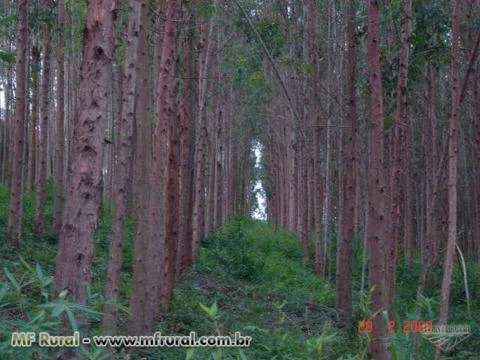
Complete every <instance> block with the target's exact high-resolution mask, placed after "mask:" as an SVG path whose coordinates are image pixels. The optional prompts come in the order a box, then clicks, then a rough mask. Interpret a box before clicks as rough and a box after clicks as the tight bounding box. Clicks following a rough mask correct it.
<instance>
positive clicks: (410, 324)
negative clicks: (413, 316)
mask: <svg viewBox="0 0 480 360" xmlns="http://www.w3.org/2000/svg"><path fill="white" fill-rule="evenodd" d="M397 325H398V326H399V327H400V329H401V331H402V332H403V333H404V334H429V333H431V332H432V331H433V322H432V321H431V320H403V321H401V322H400V324H397V322H396V321H395V320H390V321H389V324H388V326H387V327H386V332H387V334H393V333H395V332H396V331H397V329H398V326H397ZM357 331H358V333H359V334H371V333H372V332H373V321H372V320H360V321H359V322H358V324H357Z"/></svg>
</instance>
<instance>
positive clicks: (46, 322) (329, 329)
mask: <svg viewBox="0 0 480 360" xmlns="http://www.w3.org/2000/svg"><path fill="white" fill-rule="evenodd" d="M47 194H48V196H47V204H46V224H50V222H51V214H52V194H53V185H52V184H51V183H49V186H48V191H47ZM8 197H9V195H8V191H7V190H6V189H5V188H4V187H0V251H1V252H2V256H1V257H0V270H3V271H0V279H1V281H2V287H1V288H0V320H1V321H0V355H1V356H0V358H1V359H2V360H3V359H20V358H21V359H28V358H32V356H33V354H35V355H34V356H35V358H38V359H47V358H49V357H52V356H54V355H55V354H57V353H58V350H52V349H45V348H44V349H39V348H28V349H25V348H24V349H18V348H16V349H13V348H11V347H10V346H9V343H10V333H11V332H12V331H15V330H22V329H23V330H28V329H30V331H41V329H46V330H49V331H53V332H55V331H58V329H61V328H62V326H65V323H64V322H63V323H62V320H61V319H62V317H61V316H62V314H63V315H67V316H66V318H67V319H69V320H68V321H67V326H69V327H70V328H71V329H72V331H73V329H74V328H75V327H76V326H78V324H76V323H75V318H76V317H77V316H78V315H79V314H84V315H85V314H87V315H88V317H89V318H90V333H89V334H90V335H94V334H101V333H102V329H101V328H100V322H99V319H100V314H99V312H100V311H101V310H102V307H103V296H102V293H103V286H104V281H105V278H104V277H105V273H106V267H107V261H108V247H109V242H110V239H111V224H112V216H111V209H110V208H109V207H108V206H104V208H103V211H102V218H101V222H100V224H99V227H98V229H97V233H96V240H95V241H96V250H95V251H96V255H95V260H94V273H95V277H94V282H93V284H92V288H91V291H90V297H89V303H88V306H87V307H84V308H83V307H79V306H78V305H76V304H71V303H69V302H68V301H67V299H64V298H56V299H55V298H53V297H52V295H51V281H52V275H53V274H54V270H55V256H56V239H55V238H53V237H51V236H49V235H48V234H49V228H48V227H47V232H46V233H47V235H46V236H45V238H43V239H37V238H35V237H34V236H33V219H34V212H35V206H34V204H35V196H34V194H26V195H25V198H24V214H23V229H24V230H23V237H22V241H21V245H20V247H19V248H18V249H15V248H12V247H10V246H9V245H8V244H6V243H5V241H2V240H3V238H4V235H5V230H6V225H7V214H8ZM133 229H134V223H133V222H132V221H130V222H128V224H127V225H126V244H125V247H124V262H123V267H122V288H121V305H123V306H124V307H127V306H128V298H129V294H130V279H131V269H132V259H133ZM357 245H358V244H355V246H354V249H356V250H355V251H354V256H355V257H354V261H353V264H354V279H353V284H354V313H355V315H354V319H353V322H352V329H354V326H355V325H356V323H357V321H358V320H360V319H368V318H369V316H371V315H370V314H369V309H368V307H366V306H365V303H368V297H367V298H366V299H361V298H360V296H359V291H358V289H359V283H360V266H361V249H360V247H359V246H357ZM332 256H334V255H332ZM333 258H334V257H333ZM302 260H303V259H302V248H301V245H300V243H299V241H298V240H297V239H296V238H294V237H293V236H292V235H291V234H289V233H287V232H285V231H282V230H278V231H277V232H275V231H274V230H273V229H272V227H271V226H270V225H269V224H266V223H262V222H258V221H253V220H251V219H248V218H245V217H234V218H233V219H231V220H230V221H229V222H228V223H227V224H226V226H225V227H224V228H223V229H221V230H220V231H219V232H217V233H215V234H213V235H212V236H210V237H209V238H208V239H206V240H205V241H204V243H203V245H202V248H201V250H200V253H199V256H198V259H197V261H196V263H195V264H194V266H193V267H192V268H191V269H190V271H189V272H188V273H186V274H184V275H183V276H182V278H181V279H180V281H179V283H178V286H177V287H176V289H175V291H174V295H173V300H172V305H171V307H170V308H169V310H168V311H166V312H165V313H163V314H162V318H161V321H160V322H159V323H158V324H157V328H156V330H157V331H161V332H162V334H165V335H188V334H189V333H190V331H196V332H197V334H198V335H214V334H218V333H220V334H222V335H229V334H233V333H235V332H236V331H239V332H241V333H242V335H248V336H251V337H252V338H253V340H252V345H251V347H249V348H245V349H243V350H242V351H240V350H238V349H233V348H223V349H212V348H203V349H200V348H197V349H195V350H194V351H193V352H192V350H191V349H190V350H187V349H184V348H161V349H160V348H150V349H143V350H141V351H140V352H139V353H138V354H136V355H134V356H132V355H129V354H124V353H116V354H112V353H111V350H108V349H91V350H88V351H87V350H84V351H85V353H84V355H83V356H84V358H85V359H101V358H103V359H132V358H140V357H141V356H145V357H148V358H151V359H168V360H170V359H173V360H176V359H179V360H181V359H241V360H244V359H278V360H280V359H292V360H296V359H299V360H300V359H309V360H310V359H358V360H360V359H366V358H367V357H366V354H367V352H366V349H367V347H368V341H369V339H368V336H365V335H359V334H357V333H356V332H355V331H354V330H350V331H348V330H346V329H343V328H339V327H338V321H337V313H336V311H335V309H334V304H335V286H334V284H331V283H329V282H328V281H326V280H324V279H321V278H319V277H317V276H316V275H315V274H314V272H313V270H312V268H311V267H310V266H304V265H303V264H302ZM37 264H38V265H37ZM419 268H420V262H419V260H418V258H416V262H415V266H414V269H413V271H411V272H410V271H408V270H407V268H406V266H405V264H404V263H403V262H402V261H400V262H399V265H398V272H397V294H396V299H395V307H394V308H395V319H394V320H396V322H397V324H399V325H398V326H397V328H398V331H397V332H396V333H395V334H392V335H391V336H390V337H389V341H390V344H391V346H392V349H394V354H395V358H396V359H404V360H406V359H410V358H411V356H412V352H413V344H414V336H413V335H412V334H403V333H402V332H401V324H402V322H403V321H404V320H406V319H415V318H416V307H417V304H416V302H415V299H416V294H415V291H416V283H417V278H418V272H419ZM467 273H468V279H469V288H470V293H471V294H470V296H471V305H472V317H473V319H480V304H479V301H478V298H479V296H480V276H479V275H480V266H479V265H478V264H474V263H472V262H467ZM441 276H442V269H441V268H439V269H434V271H433V272H432V277H431V279H430V281H429V283H428V285H429V287H427V289H426V293H425V295H426V298H425V300H424V303H423V305H424V306H425V310H424V312H423V313H424V314H423V319H425V320H429V319H431V320H434V322H435V320H436V318H437V315H438V314H437V309H438V299H439V291H440V286H439V281H440V280H441ZM361 300H362V301H361ZM215 308H216V309H217V310H215V311H214V313H215V314H214V316H212V313H211V311H212V309H215ZM69 314H70V315H71V316H70V315H69ZM63 318H64V319H65V317H63ZM119 320H120V324H121V328H122V333H123V334H126V333H127V330H126V327H125V324H126V323H127V320H128V314H127V313H126V312H122V313H121V315H120V319H119ZM449 323H451V324H463V323H467V324H470V326H471V329H472V336H471V337H470V338H469V339H467V340H466V341H465V342H463V343H462V344H460V345H459V346H458V347H457V348H456V350H455V352H452V353H451V354H448V356H446V357H445V359H478V354H477V353H476V350H477V349H479V348H480V326H479V325H478V322H476V321H473V320H470V319H469V318H468V317H467V312H466V303H465V294H464V285H463V276H462V273H461V271H460V267H459V266H458V264H456V266H455V271H454V277H453V282H452V290H451V303H450V317H449ZM415 354H416V358H417V359H432V358H433V356H434V349H433V346H432V345H431V344H430V343H429V342H428V341H427V340H425V339H423V338H422V337H419V338H418V341H417V347H416V351H415Z"/></svg>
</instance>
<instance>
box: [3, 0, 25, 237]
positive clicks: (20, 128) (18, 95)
mask: <svg viewBox="0 0 480 360" xmlns="http://www.w3.org/2000/svg"><path fill="white" fill-rule="evenodd" d="M27 10H28V1H27V0H19V1H17V40H16V48H17V50H16V51H17V54H16V65H15V68H16V81H15V84H16V89H15V114H16V115H15V116H16V118H15V126H14V132H13V137H12V140H13V149H12V150H13V151H12V158H13V159H14V160H13V161H12V172H11V181H10V184H11V185H10V206H9V213H8V229H7V235H6V239H7V241H8V242H9V243H10V244H12V245H17V246H18V245H19V243H20V237H21V235H22V196H23V146H24V141H25V102H26V87H27V82H26V75H27V74H26V72H27V66H26V64H27V46H28V18H27Z"/></svg>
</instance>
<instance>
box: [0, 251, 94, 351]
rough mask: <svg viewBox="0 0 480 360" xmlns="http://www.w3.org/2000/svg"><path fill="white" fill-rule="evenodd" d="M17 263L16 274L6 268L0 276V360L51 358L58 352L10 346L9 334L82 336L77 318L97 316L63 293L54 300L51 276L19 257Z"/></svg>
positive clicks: (91, 318)
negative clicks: (76, 334)
mask: <svg viewBox="0 0 480 360" xmlns="http://www.w3.org/2000/svg"><path fill="white" fill-rule="evenodd" d="M19 262H20V264H19V265H20V266H17V267H16V268H15V270H16V271H15V272H11V271H10V270H9V269H8V268H7V267H5V268H4V269H3V274H2V275H0V278H2V280H5V281H4V282H3V285H2V286H1V288H0V310H1V313H0V320H1V321H0V353H1V354H2V359H27V358H36V359H47V358H51V356H52V355H54V354H56V353H57V351H58V350H57V349H55V348H48V347H39V346H38V344H37V343H34V344H33V346H32V347H12V346H11V334H12V332H14V331H18V332H34V333H36V334H38V333H40V332H42V331H44V332H48V333H50V334H51V335H60V334H61V332H62V330H63V331H66V332H74V331H80V333H81V334H82V333H84V329H83V328H82V326H80V324H79V322H78V320H77V319H78V317H79V316H81V317H82V319H90V321H92V320H98V318H99V315H100V313H98V312H97V311H95V310H93V309H92V308H91V307H90V306H84V305H79V304H76V303H73V302H71V301H69V300H68V299H67V297H66V295H67V292H66V291H63V292H61V293H60V294H59V295H58V297H56V298H54V297H53V296H52V295H51V294H52V288H51V287H52V277H51V276H47V275H45V272H44V270H43V269H42V267H41V266H40V265H39V264H38V263H37V264H36V265H35V267H33V266H31V265H30V264H29V263H27V262H26V261H25V260H24V259H23V258H21V257H20V258H19Z"/></svg>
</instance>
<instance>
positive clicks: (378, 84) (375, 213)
mask: <svg viewBox="0 0 480 360" xmlns="http://www.w3.org/2000/svg"><path fill="white" fill-rule="evenodd" d="M368 72H369V82H370V99H371V100H370V107H371V110H370V111H371V112H370V118H371V120H370V132H371V147H370V152H369V159H368V165H369V168H368V179H369V185H368V200H369V209H368V212H369V214H368V219H369V226H368V242H369V246H370V287H373V288H374V290H373V294H372V313H373V314H375V316H374V317H373V332H372V340H371V343H370V352H371V356H372V358H373V359H382V360H383V359H385V360H386V359H389V358H390V356H389V354H388V352H387V347H386V340H385V325H384V323H383V316H382V311H383V310H384V306H385V294H384V291H385V287H384V270H385V269H384V262H385V258H384V256H385V251H384V246H385V242H386V239H387V229H386V223H385V218H386V211H387V208H386V197H385V178H384V171H383V165H384V146H383V138H384V136H383V89H382V74H381V68H380V35H379V4H378V1H377V0H369V2H368Z"/></svg>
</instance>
